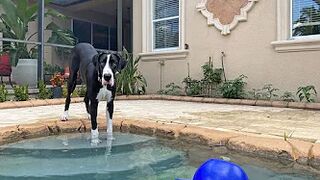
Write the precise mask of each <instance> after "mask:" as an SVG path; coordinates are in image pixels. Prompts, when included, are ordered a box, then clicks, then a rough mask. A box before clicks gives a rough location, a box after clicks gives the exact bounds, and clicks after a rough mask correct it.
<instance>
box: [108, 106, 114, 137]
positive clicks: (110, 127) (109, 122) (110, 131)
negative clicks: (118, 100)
mask: <svg viewBox="0 0 320 180" xmlns="http://www.w3.org/2000/svg"><path fill="white" fill-rule="evenodd" d="M113 108H114V106H113V100H111V101H110V102H108V103H107V110H106V119H107V138H108V139H109V138H110V139H113V127H112V118H113Z"/></svg>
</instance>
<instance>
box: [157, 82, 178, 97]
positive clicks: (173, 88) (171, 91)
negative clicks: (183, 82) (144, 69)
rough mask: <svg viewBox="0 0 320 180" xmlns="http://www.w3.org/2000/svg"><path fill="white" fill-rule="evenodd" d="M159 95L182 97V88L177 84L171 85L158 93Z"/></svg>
mask: <svg viewBox="0 0 320 180" xmlns="http://www.w3.org/2000/svg"><path fill="white" fill-rule="evenodd" d="M158 93H159V94H166V95H181V87H180V86H178V85H176V84H175V83H170V84H167V85H166V88H165V89H163V90H160V91H158Z"/></svg>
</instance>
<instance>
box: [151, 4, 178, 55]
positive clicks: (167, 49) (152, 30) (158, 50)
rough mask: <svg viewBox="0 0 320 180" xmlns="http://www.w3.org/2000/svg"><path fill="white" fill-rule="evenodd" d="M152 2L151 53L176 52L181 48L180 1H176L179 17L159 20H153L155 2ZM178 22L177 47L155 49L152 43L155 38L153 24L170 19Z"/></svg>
mask: <svg viewBox="0 0 320 180" xmlns="http://www.w3.org/2000/svg"><path fill="white" fill-rule="evenodd" d="M151 1H152V2H151V3H150V4H151V7H150V8H151V44H152V51H155V52H161V51H174V50H178V49H180V47H181V1H182V0H178V1H179V15H178V16H172V17H166V18H161V19H156V20H154V8H153V7H154V2H155V1H156V0H151ZM177 18H178V20H179V25H178V26H179V39H178V40H179V42H178V46H177V47H171V48H155V47H154V45H155V44H154V41H155V36H154V23H156V22H160V21H168V20H171V19H177Z"/></svg>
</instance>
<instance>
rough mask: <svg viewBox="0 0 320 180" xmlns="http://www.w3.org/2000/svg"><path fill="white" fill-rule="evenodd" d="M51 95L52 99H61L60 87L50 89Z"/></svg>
mask: <svg viewBox="0 0 320 180" xmlns="http://www.w3.org/2000/svg"><path fill="white" fill-rule="evenodd" d="M52 95H53V98H54V99H57V98H62V87H54V88H52Z"/></svg>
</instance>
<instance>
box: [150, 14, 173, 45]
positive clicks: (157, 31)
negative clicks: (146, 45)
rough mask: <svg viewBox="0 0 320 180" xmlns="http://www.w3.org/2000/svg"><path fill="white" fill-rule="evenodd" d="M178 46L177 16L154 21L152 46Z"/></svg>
mask: <svg viewBox="0 0 320 180" xmlns="http://www.w3.org/2000/svg"><path fill="white" fill-rule="evenodd" d="M174 47H179V18H176V19H171V20H164V21H158V22H155V23H154V48H155V49H162V48H174Z"/></svg>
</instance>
